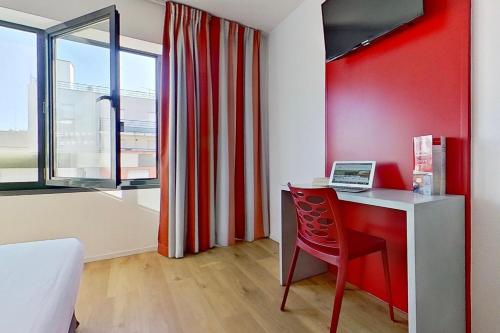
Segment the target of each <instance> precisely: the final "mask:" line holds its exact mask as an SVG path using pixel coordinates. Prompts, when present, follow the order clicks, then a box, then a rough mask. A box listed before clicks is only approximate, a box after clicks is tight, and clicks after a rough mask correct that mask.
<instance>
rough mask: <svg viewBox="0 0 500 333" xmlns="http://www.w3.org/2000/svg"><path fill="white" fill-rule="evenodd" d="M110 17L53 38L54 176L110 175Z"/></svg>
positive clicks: (83, 176) (91, 176) (96, 177)
mask: <svg viewBox="0 0 500 333" xmlns="http://www.w3.org/2000/svg"><path fill="white" fill-rule="evenodd" d="M108 30H109V20H104V21H101V22H99V23H96V24H93V25H91V26H88V27H86V28H85V29H82V30H79V31H77V32H72V33H69V34H66V35H63V36H60V37H57V38H56V39H54V45H53V46H54V58H55V59H54V61H55V63H54V68H55V75H54V77H55V79H56V82H55V87H54V89H53V91H54V106H55V109H54V133H53V139H54V149H55V154H54V176H55V177H65V178H93V179H110V178H111V177H112V172H111V167H112V165H113V163H112V158H113V154H112V152H111V136H112V132H111V126H114V125H113V124H111V103H110V101H109V100H107V99H102V98H101V97H103V96H109V95H110V49H109V32H108Z"/></svg>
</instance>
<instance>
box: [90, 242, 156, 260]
mask: <svg viewBox="0 0 500 333" xmlns="http://www.w3.org/2000/svg"><path fill="white" fill-rule="evenodd" d="M157 248H158V247H157V246H156V245H152V246H147V247H143V248H139V249H133V250H126V251H118V252H111V253H106V254H100V255H97V256H90V257H85V259H84V261H85V262H92V261H99V260H107V259H114V258H119V257H126V256H131V255H134V254H139V253H144V252H153V251H156V250H157Z"/></svg>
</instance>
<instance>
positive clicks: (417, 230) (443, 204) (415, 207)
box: [280, 184, 465, 333]
mask: <svg viewBox="0 0 500 333" xmlns="http://www.w3.org/2000/svg"><path fill="white" fill-rule="evenodd" d="M295 186H297V187H309V188H311V187H318V186H313V185H310V184H306V185H295ZM338 197H339V199H340V200H342V201H348V202H355V203H359V204H364V205H370V206H377V207H383V208H390V209H396V210H400V211H404V212H406V227H407V256H408V259H407V261H408V326H409V332H410V333H417V332H418V333H434V332H436V333H438V332H439V333H464V332H465V199H464V197H463V196H456V195H446V196H423V195H420V194H415V193H413V192H410V191H401V190H389V189H373V190H371V191H368V192H362V193H345V192H338ZM281 211H282V213H281V214H282V215H281V219H282V223H281V242H280V282H281V284H282V285H283V284H284V281H285V279H286V276H287V274H288V268H289V265H290V261H291V257H292V254H293V248H294V246H295V238H296V233H297V221H296V215H295V208H294V206H293V201H292V197H291V195H290V192H289V190H288V188H287V187H285V186H284V187H283V188H282V191H281ZM327 269H328V267H327V265H326V264H324V263H323V262H321V261H319V260H317V259H315V258H313V257H311V256H309V255H308V254H306V253H305V252H304V251H301V255H300V256H299V259H298V262H297V267H296V270H295V276H294V277H295V278H294V280H295V281H297V280H301V279H304V278H307V277H311V276H314V275H317V274H321V273H324V272H326V271H327Z"/></svg>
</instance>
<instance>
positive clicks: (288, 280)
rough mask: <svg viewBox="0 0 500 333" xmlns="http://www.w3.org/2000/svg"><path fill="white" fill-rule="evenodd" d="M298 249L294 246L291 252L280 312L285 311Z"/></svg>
mask: <svg viewBox="0 0 500 333" xmlns="http://www.w3.org/2000/svg"><path fill="white" fill-rule="evenodd" d="M299 252H300V247H298V246H295V250H294V251H293V259H292V262H291V265H290V270H289V272H288V278H287V281H286V288H285V294H284V295H283V301H282V302H281V308H280V309H281V311H285V303H286V299H287V297H288V291H289V290H290V285H291V284H292V279H293V273H294V272H295V266H296V265H297V259H298V258H299Z"/></svg>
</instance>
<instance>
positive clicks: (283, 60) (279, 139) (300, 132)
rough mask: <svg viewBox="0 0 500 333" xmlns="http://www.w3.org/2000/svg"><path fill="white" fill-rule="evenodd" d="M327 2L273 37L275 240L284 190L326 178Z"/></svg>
mask: <svg viewBox="0 0 500 333" xmlns="http://www.w3.org/2000/svg"><path fill="white" fill-rule="evenodd" d="M322 2H323V1H322V0H306V1H305V2H304V3H303V4H302V5H300V6H299V7H298V8H297V9H296V10H295V11H294V12H293V13H292V14H290V16H288V17H287V18H286V19H285V20H284V21H283V22H282V23H281V24H280V25H279V26H278V27H276V28H275V29H274V30H273V31H272V32H271V33H270V35H269V175H270V182H269V184H270V213H271V215H270V216H271V238H273V239H275V240H279V239H280V237H281V235H280V231H279V223H280V219H281V211H280V209H281V208H280V207H281V197H280V188H281V185H284V184H286V183H287V182H288V181H291V182H307V181H311V180H312V179H313V178H314V177H322V176H324V168H325V55H324V52H325V51H324V41H323V26H322V18H321V3H322Z"/></svg>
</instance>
